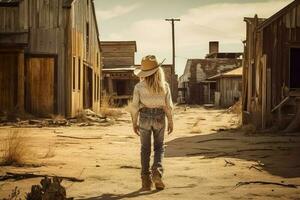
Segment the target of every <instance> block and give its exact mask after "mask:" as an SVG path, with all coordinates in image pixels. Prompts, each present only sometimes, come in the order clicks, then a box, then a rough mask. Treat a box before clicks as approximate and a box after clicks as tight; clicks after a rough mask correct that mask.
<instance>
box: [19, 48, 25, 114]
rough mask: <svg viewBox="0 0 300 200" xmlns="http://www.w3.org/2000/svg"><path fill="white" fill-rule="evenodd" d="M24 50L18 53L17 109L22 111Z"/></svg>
mask: <svg viewBox="0 0 300 200" xmlns="http://www.w3.org/2000/svg"><path fill="white" fill-rule="evenodd" d="M24 64H25V59H24V51H22V52H19V53H18V101H17V104H18V110H19V112H21V113H22V112H24V98H25V96H24V95H25V86H24V83H25V80H24V77H25V75H24Z"/></svg>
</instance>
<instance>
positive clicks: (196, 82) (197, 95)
mask: <svg viewBox="0 0 300 200" xmlns="http://www.w3.org/2000/svg"><path fill="white" fill-rule="evenodd" d="M241 57H242V53H226V52H224V53H221V52H219V42H215V41H213V42H210V43H209V54H208V55H207V56H206V57H205V58H204V59H188V61H187V64H186V67H185V70H184V74H183V75H182V76H181V77H180V78H179V86H178V87H179V88H178V90H179V94H178V96H179V98H178V99H179V102H180V103H187V104H200V105H202V104H213V103H214V99H215V98H214V94H215V91H216V83H215V81H210V80H207V78H209V77H212V76H215V75H218V74H219V73H222V72H225V71H228V70H231V69H235V68H238V67H241V66H242V59H241Z"/></svg>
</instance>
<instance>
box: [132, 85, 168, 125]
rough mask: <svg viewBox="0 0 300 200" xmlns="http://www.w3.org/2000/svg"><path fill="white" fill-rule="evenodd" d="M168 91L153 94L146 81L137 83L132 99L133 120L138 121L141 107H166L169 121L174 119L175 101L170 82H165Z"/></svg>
mask: <svg viewBox="0 0 300 200" xmlns="http://www.w3.org/2000/svg"><path fill="white" fill-rule="evenodd" d="M165 89H166V92H165V93H162V94H153V93H152V92H151V91H149V89H148V86H147V84H146V82H145V81H141V82H139V83H138V84H136V85H135V87H134V91H133V100H132V121H133V123H136V122H137V117H138V112H139V110H140V109H141V108H143V107H147V108H162V109H164V111H165V113H166V115H167V118H168V120H169V122H171V121H172V120H173V119H172V110H173V102H172V95H171V91H170V87H169V84H168V83H167V82H166V83H165Z"/></svg>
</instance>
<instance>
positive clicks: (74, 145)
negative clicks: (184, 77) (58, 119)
mask: <svg viewBox="0 0 300 200" xmlns="http://www.w3.org/2000/svg"><path fill="white" fill-rule="evenodd" d="M175 113H176V114H175V116H176V117H175V132H174V133H173V134H172V135H171V136H167V137H166V145H167V149H166V158H165V160H164V163H165V168H166V173H165V182H166V184H167V188H166V189H165V190H164V191H160V192H157V191H155V190H154V191H152V192H147V193H140V192H138V190H139V187H140V176H139V170H140V164H139V138H138V137H137V136H135V135H134V134H133V132H132V130H131V124H130V123H129V121H128V119H129V118H128V115H127V114H124V115H123V116H122V117H121V118H120V120H119V121H117V122H116V124H115V125H114V126H107V127H101V126H97V127H95V126H93V127H67V128H41V129H38V128H37V129H17V130H18V131H19V132H22V134H24V135H26V137H28V138H30V145H31V153H32V155H33V157H34V159H33V160H32V162H33V163H35V164H38V165H40V166H35V167H32V166H27V167H22V168H20V167H0V173H1V174H4V173H5V172H8V171H9V172H34V173H40V174H51V175H62V176H75V177H78V178H83V179H84V180H85V181H84V182H82V183H72V182H68V181H64V182H63V185H64V186H66V188H67V194H68V196H71V197H75V199H99V200H119V199H145V200H146V199H159V200H164V199H180V200H198V199H222V200H224V199H264V200H267V199H299V200H300V189H299V188H300V186H299V187H298V188H290V187H283V186H282V185H284V184H295V185H300V159H299V152H300V134H298V135H297V134H294V135H276V134H245V133H243V132H242V131H236V130H228V129H230V128H234V127H235V126H236V121H237V117H236V116H235V115H233V114H228V113H226V112H224V111H222V110H206V109H204V108H201V107H198V108H188V109H187V110H186V111H185V110H184V108H183V107H179V108H176V112H175ZM9 131H12V129H9V128H1V129H0V141H1V140H3V138H4V137H5V135H6V134H7V133H8V132H9ZM60 136H73V137H75V138H68V137H60ZM76 137H79V138H80V137H86V138H87V139H78V138H76ZM39 180H40V179H38V178H35V179H27V180H22V181H15V182H14V181H5V182H0V197H1V198H4V197H7V196H8V194H9V193H10V191H11V190H12V189H13V188H14V187H15V186H18V187H19V188H20V190H21V191H22V192H28V191H29V188H30V185H32V184H37V183H38V182H39ZM245 181H265V182H270V183H273V182H274V183H279V184H282V185H272V184H271V185H270V184H268V185H260V184H258V183H254V184H250V185H241V186H239V187H236V185H237V184H238V183H239V182H245ZM1 198H0V199H1Z"/></svg>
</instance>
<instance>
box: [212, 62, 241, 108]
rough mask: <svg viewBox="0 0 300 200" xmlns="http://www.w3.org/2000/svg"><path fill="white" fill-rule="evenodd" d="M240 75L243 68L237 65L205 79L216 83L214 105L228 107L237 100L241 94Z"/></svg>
mask: <svg viewBox="0 0 300 200" xmlns="http://www.w3.org/2000/svg"><path fill="white" fill-rule="evenodd" d="M242 75H243V68H242V67H239V68H236V69H234V70H230V71H227V72H225V73H221V74H218V75H215V76H212V77H209V78H208V79H207V80H208V81H212V82H211V83H214V82H213V81H215V84H216V91H215V95H214V96H215V99H214V104H215V106H220V107H229V106H232V105H233V104H235V103H236V102H237V101H239V99H240V97H241V96H242Z"/></svg>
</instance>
